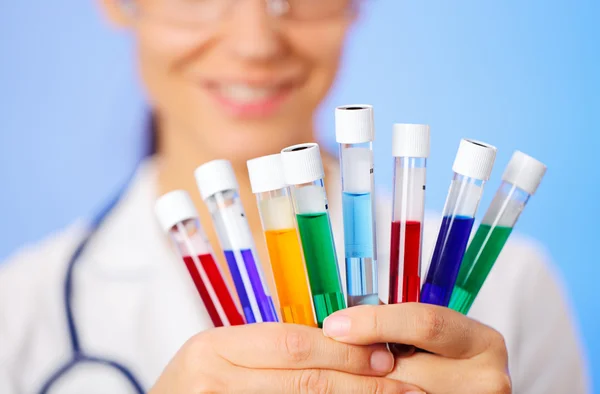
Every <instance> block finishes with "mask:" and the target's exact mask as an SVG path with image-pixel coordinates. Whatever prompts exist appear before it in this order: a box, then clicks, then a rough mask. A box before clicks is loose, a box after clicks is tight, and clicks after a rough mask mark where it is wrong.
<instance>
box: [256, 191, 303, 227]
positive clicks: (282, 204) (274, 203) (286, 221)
mask: <svg viewBox="0 0 600 394" xmlns="http://www.w3.org/2000/svg"><path fill="white" fill-rule="evenodd" d="M259 209H260V212H261V214H262V219H263V225H264V230H265V231H269V230H281V229H289V228H295V227H296V224H295V223H296V222H295V218H294V212H293V209H292V203H291V201H290V197H289V196H287V195H283V196H279V197H274V198H271V199H268V200H261V201H260V202H259Z"/></svg>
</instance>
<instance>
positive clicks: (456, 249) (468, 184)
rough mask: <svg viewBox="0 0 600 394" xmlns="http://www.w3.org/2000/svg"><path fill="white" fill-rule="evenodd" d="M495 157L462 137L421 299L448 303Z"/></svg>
mask: <svg viewBox="0 0 600 394" xmlns="http://www.w3.org/2000/svg"><path fill="white" fill-rule="evenodd" d="M495 159H496V148H495V147H493V146H491V145H488V144H484V143H482V142H478V141H473V140H468V139H463V140H461V141H460V146H459V148H458V153H457V155H456V159H455V160H454V165H453V167H452V169H453V170H454V178H453V179H452V183H451V185H450V190H449V191H448V197H447V199H446V205H445V207H444V212H443V217H442V224H441V226H440V230H439V233H438V238H437V241H436V244H435V249H434V251H433V257H432V258H431V263H430V265H429V271H428V272H427V277H426V279H425V283H424V285H423V289H422V291H421V302H424V303H427V304H435V305H440V306H448V303H449V302H450V295H451V294H452V289H453V288H454V283H455V282H456V276H457V275H458V270H459V268H460V264H461V262H462V259H463V257H464V254H465V250H466V248H467V244H468V242H469V236H470V235H471V230H472V229H473V223H474V221H475V213H476V212H477V207H478V206H479V200H480V199H481V195H482V193H483V186H484V184H485V182H486V181H487V180H488V179H489V177H490V174H491V172H492V168H493V166H494V160H495Z"/></svg>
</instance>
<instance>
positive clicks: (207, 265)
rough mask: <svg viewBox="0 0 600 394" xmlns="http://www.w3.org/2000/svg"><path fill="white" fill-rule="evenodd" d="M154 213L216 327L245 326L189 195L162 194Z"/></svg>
mask: <svg viewBox="0 0 600 394" xmlns="http://www.w3.org/2000/svg"><path fill="white" fill-rule="evenodd" d="M155 211H156V216H157V218H158V220H159V222H160V224H161V226H162V228H163V230H164V231H165V232H167V233H168V234H169V236H170V238H171V241H172V242H173V244H174V245H175V247H176V248H177V251H178V253H179V255H180V257H181V258H182V260H183V262H184V263H185V265H186V267H187V270H188V272H189V273H190V276H191V278H192V280H193V282H194V285H195V286H196V290H198V294H199V295H200V298H202V301H203V302H204V305H205V306H206V310H207V312H208V314H209V316H210V318H211V320H212V322H213V324H214V325H215V327H222V326H236V325H241V324H244V323H245V321H244V318H243V317H242V314H241V312H240V309H239V308H238V306H237V304H236V301H235V299H234V296H233V293H232V292H231V291H230V289H229V286H228V285H227V282H226V281H225V277H224V276H223V272H222V271H221V268H220V267H219V265H218V264H217V262H216V260H215V258H214V256H213V253H212V249H211V247H210V244H209V242H208V239H207V238H206V235H205V234H204V231H203V230H202V227H201V226H200V222H199V220H198V213H197V212H196V208H195V207H194V204H193V202H192V200H191V198H190V196H189V195H188V193H187V192H185V191H183V190H175V191H172V192H170V193H167V194H165V195H164V196H162V197H160V198H159V199H158V201H157V202H156V207H155Z"/></svg>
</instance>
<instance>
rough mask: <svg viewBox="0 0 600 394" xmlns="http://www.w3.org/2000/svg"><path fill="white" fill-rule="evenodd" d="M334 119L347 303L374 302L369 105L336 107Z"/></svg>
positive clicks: (374, 240) (375, 302) (371, 124)
mask: <svg viewBox="0 0 600 394" xmlns="http://www.w3.org/2000/svg"><path fill="white" fill-rule="evenodd" d="M335 123H336V125H335V128H336V141H337V142H338V143H339V151H340V167H341V168H340V170H341V176H342V212H343V223H344V252H345V261H346V293H347V295H348V306H356V305H362V304H370V305H378V304H379V296H378V287H377V279H378V272H377V241H376V238H375V229H376V223H375V192H374V182H373V146H372V145H373V143H372V141H373V139H374V125H373V123H374V122H373V107H372V106H370V105H349V106H342V107H337V108H336V110H335Z"/></svg>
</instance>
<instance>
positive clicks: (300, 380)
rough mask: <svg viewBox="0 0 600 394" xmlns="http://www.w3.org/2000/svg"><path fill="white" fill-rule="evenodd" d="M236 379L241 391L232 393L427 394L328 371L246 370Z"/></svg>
mask: <svg viewBox="0 0 600 394" xmlns="http://www.w3.org/2000/svg"><path fill="white" fill-rule="evenodd" d="M236 372H237V371H236ZM235 376H236V384H235V386H239V387H235V388H234V389H233V390H231V392H243V393H256V394H280V393H286V394H306V393H319V394H332V393H344V394H363V393H377V394H425V393H424V392H423V391H422V390H421V389H419V388H417V387H415V386H413V385H409V384H405V383H402V382H400V381H397V380H394V379H386V378H382V377H371V376H359V375H352V374H349V373H345V372H339V371H331V370H325V369H303V370H263V371H260V372H256V371H255V370H254V371H253V370H250V369H242V371H240V373H239V374H238V373H236V375H235ZM238 382H239V383H238ZM242 382H243V383H242Z"/></svg>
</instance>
